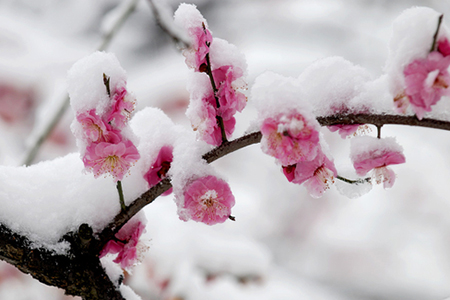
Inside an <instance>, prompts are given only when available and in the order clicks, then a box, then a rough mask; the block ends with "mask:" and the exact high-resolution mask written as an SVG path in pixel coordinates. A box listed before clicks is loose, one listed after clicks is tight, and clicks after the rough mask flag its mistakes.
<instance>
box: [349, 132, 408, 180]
mask: <svg viewBox="0 0 450 300" xmlns="http://www.w3.org/2000/svg"><path fill="white" fill-rule="evenodd" d="M402 152H403V149H402V148H401V146H400V145H398V144H397V143H396V142H395V140H394V139H393V138H385V139H377V138H374V137H368V136H366V137H359V139H354V141H353V142H352V146H351V154H350V157H351V159H352V162H353V166H354V168H355V170H356V174H358V175H359V176H364V175H366V174H367V173H369V172H370V171H372V170H373V172H372V177H373V178H374V179H375V181H376V183H377V184H381V183H383V187H384V188H391V187H392V186H393V185H394V182H395V173H394V172H393V171H392V170H391V169H390V168H388V167H387V166H389V165H395V164H402V163H404V162H405V156H404V155H403V153H402Z"/></svg>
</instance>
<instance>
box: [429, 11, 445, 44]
mask: <svg viewBox="0 0 450 300" xmlns="http://www.w3.org/2000/svg"><path fill="white" fill-rule="evenodd" d="M442 18H444V15H440V16H439V19H438V25H437V28H436V32H435V33H434V35H433V43H432V44H431V50H430V52H433V51H436V43H437V37H438V34H439V28H440V27H441V23H442Z"/></svg>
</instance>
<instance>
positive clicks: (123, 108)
mask: <svg viewBox="0 0 450 300" xmlns="http://www.w3.org/2000/svg"><path fill="white" fill-rule="evenodd" d="M111 98H112V105H111V109H110V111H109V113H108V114H107V117H106V119H107V121H108V123H111V122H114V125H115V127H117V128H118V129H122V128H124V127H125V125H126V123H127V122H128V120H129V119H130V117H131V113H132V112H133V110H134V105H135V104H136V99H135V98H134V97H133V95H131V94H130V93H128V91H127V89H126V88H125V87H117V88H116V89H115V91H114V93H113V94H112V96H111Z"/></svg>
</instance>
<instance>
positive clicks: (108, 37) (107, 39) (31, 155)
mask: <svg viewBox="0 0 450 300" xmlns="http://www.w3.org/2000/svg"><path fill="white" fill-rule="evenodd" d="M138 1H139V0H132V1H130V3H129V5H128V7H127V8H126V9H125V10H124V11H123V14H122V15H121V16H120V17H119V18H118V19H117V20H116V23H115V24H114V26H112V27H111V29H110V31H108V32H107V33H106V34H105V35H104V36H103V38H102V41H101V43H100V45H99V46H98V47H97V49H96V50H98V51H103V50H106V48H107V47H108V46H109V44H110V43H111V41H112V39H113V38H114V37H115V36H116V34H117V32H118V31H119V29H120V27H122V25H123V24H124V23H125V21H126V19H127V18H128V17H129V16H130V15H131V13H132V12H133V11H134V10H135V8H136V5H137V3H138ZM69 103H70V99H69V96H68V95H67V96H66V97H65V98H64V100H63V101H62V102H61V104H60V107H59V109H58V111H57V112H56V113H55V115H54V116H53V118H52V119H51V121H50V123H49V124H48V125H47V127H45V128H44V130H43V131H42V132H41V133H40V134H39V136H38V138H37V139H36V141H35V142H34V144H33V145H32V146H31V147H30V148H29V150H28V153H27V155H26V157H25V159H24V161H23V164H24V165H26V166H29V165H31V164H32V163H33V161H34V159H35V158H36V155H37V153H38V151H39V149H40V148H41V146H42V144H43V143H44V142H45V140H46V139H47V138H48V137H49V136H50V134H51V133H52V131H53V129H54V128H55V127H56V125H57V124H58V123H59V121H60V120H61V118H62V117H63V116H64V113H65V112H66V110H67V108H69Z"/></svg>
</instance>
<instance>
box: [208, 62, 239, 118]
mask: <svg viewBox="0 0 450 300" xmlns="http://www.w3.org/2000/svg"><path fill="white" fill-rule="evenodd" d="M212 73H213V77H214V81H215V82H216V85H217V97H218V98H219V104H220V108H219V115H220V116H222V117H223V118H224V119H230V118H231V117H232V116H233V115H234V114H235V113H236V111H238V112H241V111H242V110H243V109H244V108H245V106H246V104H247V97H246V96H245V95H244V94H242V93H241V92H238V91H237V90H236V89H237V88H245V85H244V86H235V85H234V83H235V82H237V80H238V79H240V78H241V77H242V76H243V74H244V73H243V71H242V70H241V68H239V67H234V66H230V65H227V66H222V67H220V68H218V69H215V70H214V71H213V72H212ZM241 82H243V81H241Z"/></svg>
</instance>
